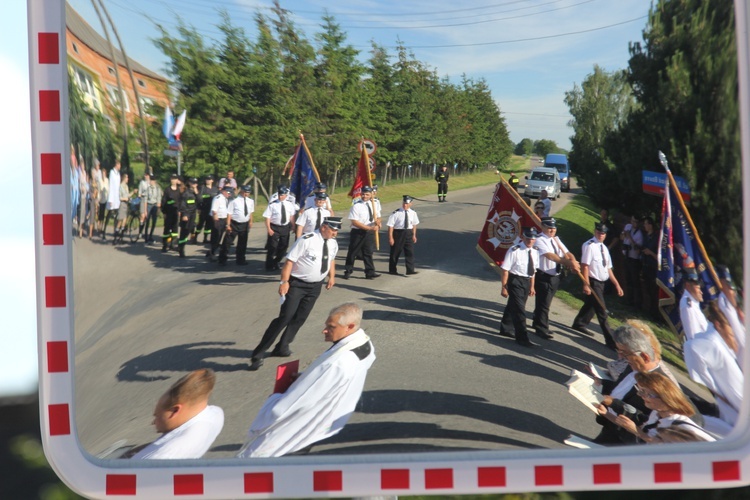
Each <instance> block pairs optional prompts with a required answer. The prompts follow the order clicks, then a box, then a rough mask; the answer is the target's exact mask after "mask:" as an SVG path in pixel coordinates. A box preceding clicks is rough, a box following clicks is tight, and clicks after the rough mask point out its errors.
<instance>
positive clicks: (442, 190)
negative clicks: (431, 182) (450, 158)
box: [435, 165, 449, 202]
mask: <svg viewBox="0 0 750 500" xmlns="http://www.w3.org/2000/svg"><path fill="white" fill-rule="evenodd" d="M448 176H449V174H448V167H447V166H446V165H443V166H442V167H440V170H439V171H438V173H437V175H435V181H437V183H438V191H437V195H438V201H440V202H443V201H445V195H447V194H448Z"/></svg>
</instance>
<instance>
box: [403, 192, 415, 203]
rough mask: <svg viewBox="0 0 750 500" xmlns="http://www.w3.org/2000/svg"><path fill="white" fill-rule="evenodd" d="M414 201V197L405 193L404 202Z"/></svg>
mask: <svg viewBox="0 0 750 500" xmlns="http://www.w3.org/2000/svg"><path fill="white" fill-rule="evenodd" d="M412 201H414V198H412V197H411V196H409V195H408V194H405V195H404V203H411V202H412Z"/></svg>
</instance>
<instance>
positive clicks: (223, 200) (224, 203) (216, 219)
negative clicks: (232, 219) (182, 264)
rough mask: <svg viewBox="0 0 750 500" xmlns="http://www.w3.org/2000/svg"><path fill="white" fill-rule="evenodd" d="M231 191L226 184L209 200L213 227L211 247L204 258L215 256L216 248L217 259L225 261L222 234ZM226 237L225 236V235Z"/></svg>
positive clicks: (225, 223) (212, 258)
mask: <svg viewBox="0 0 750 500" xmlns="http://www.w3.org/2000/svg"><path fill="white" fill-rule="evenodd" d="M232 193H234V189H233V188H232V186H226V187H225V188H224V189H222V190H221V191H219V194H217V195H216V196H214V199H213V201H212V202H211V212H210V214H211V219H212V220H213V228H212V229H211V249H210V250H209V251H208V252H206V258H207V259H208V260H210V261H213V260H214V257H215V256H216V250H219V247H221V250H220V251H219V261H220V262H221V261H222V260H223V261H224V262H226V260H227V255H226V253H224V244H223V243H224V242H223V241H222V236H224V232H225V231H226V229H227V215H228V214H229V202H230V201H231V197H232ZM225 238H226V237H225ZM222 254H223V255H222Z"/></svg>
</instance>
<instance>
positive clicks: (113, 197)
mask: <svg viewBox="0 0 750 500" xmlns="http://www.w3.org/2000/svg"><path fill="white" fill-rule="evenodd" d="M120 168H122V166H121V165H120V162H119V161H116V162H115V166H114V167H112V170H110V171H109V193H108V194H107V216H106V217H105V218H104V226H103V227H102V239H103V240H106V239H107V224H109V218H110V217H111V218H112V221H113V224H115V229H116V226H117V212H118V211H119V209H120V183H121V181H120Z"/></svg>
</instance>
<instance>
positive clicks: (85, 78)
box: [74, 67, 101, 111]
mask: <svg viewBox="0 0 750 500" xmlns="http://www.w3.org/2000/svg"><path fill="white" fill-rule="evenodd" d="M74 73H75V75H74V76H75V82H76V85H77V86H78V88H79V89H81V92H82V93H83V94H84V96H85V98H86V101H87V102H88V104H89V105H90V106H91V107H93V108H94V109H96V110H97V111H101V109H100V106H99V94H98V93H97V91H96V87H94V80H93V79H92V78H91V75H89V74H88V73H86V72H85V71H83V70H82V69H81V68H78V67H76V68H74Z"/></svg>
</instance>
